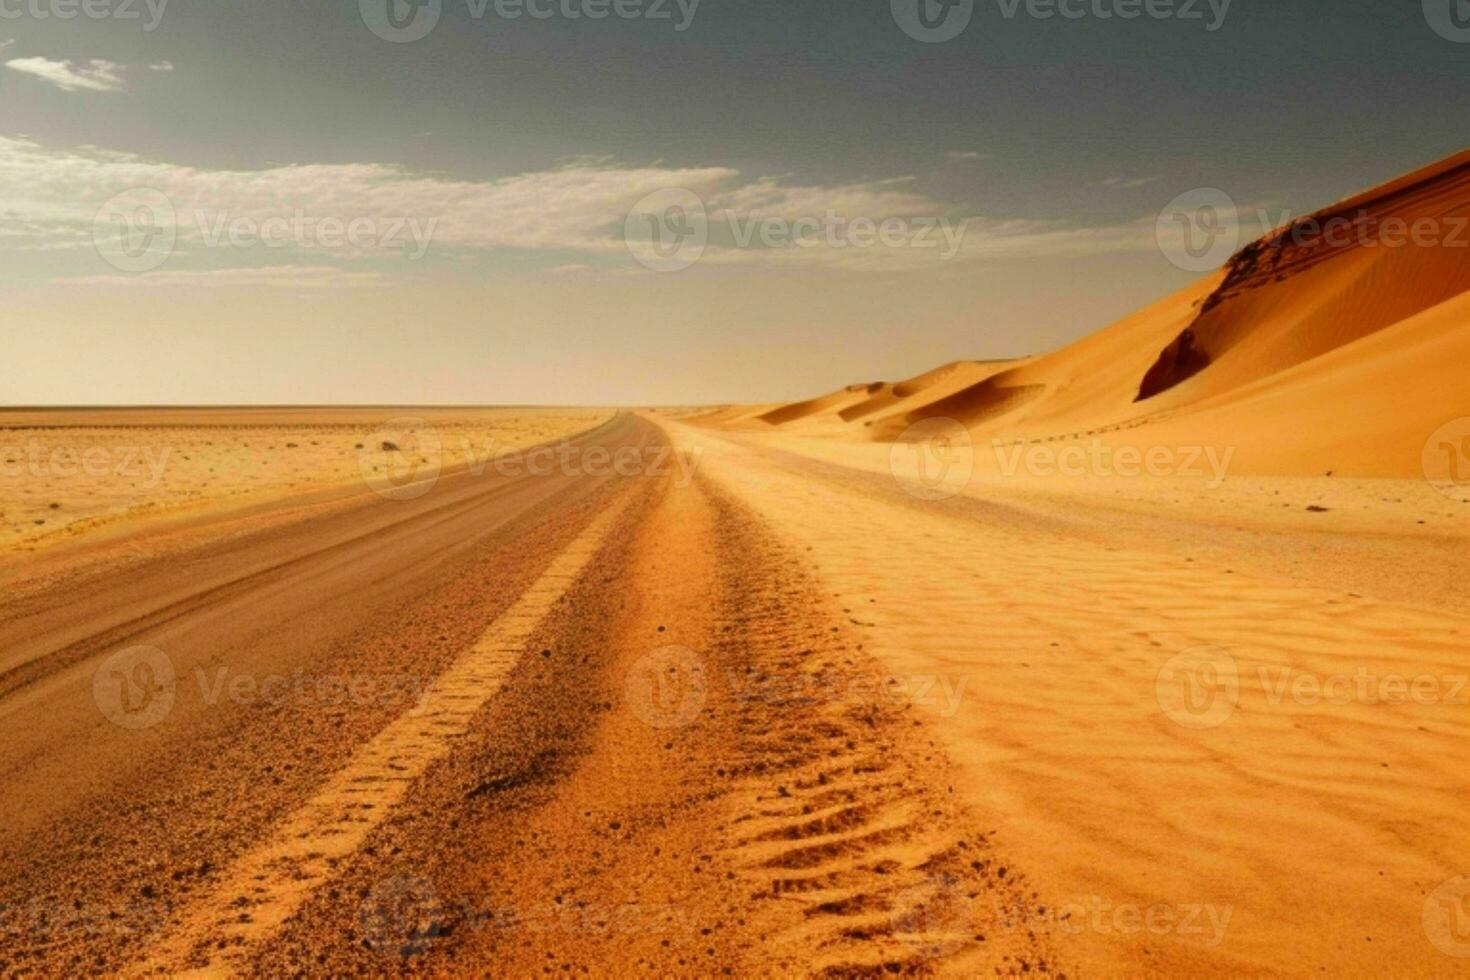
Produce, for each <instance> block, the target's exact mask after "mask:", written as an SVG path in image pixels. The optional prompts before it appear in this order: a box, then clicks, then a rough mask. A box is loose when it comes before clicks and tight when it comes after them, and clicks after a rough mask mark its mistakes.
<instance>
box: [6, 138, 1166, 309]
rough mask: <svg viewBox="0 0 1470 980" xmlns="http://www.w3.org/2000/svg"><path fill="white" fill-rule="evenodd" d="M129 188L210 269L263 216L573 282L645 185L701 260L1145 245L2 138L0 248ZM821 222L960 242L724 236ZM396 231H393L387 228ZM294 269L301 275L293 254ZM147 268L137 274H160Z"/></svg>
mask: <svg viewBox="0 0 1470 980" xmlns="http://www.w3.org/2000/svg"><path fill="white" fill-rule="evenodd" d="M136 188H151V189H153V190H156V191H159V192H161V193H162V194H163V195H164V196H165V197H166V198H167V200H168V202H169V203H170V204H171V208H172V213H171V214H168V215H158V216H155V220H156V221H158V222H160V223H162V224H164V225H171V226H173V227H174V229H175V231H176V232H177V239H178V249H179V251H180V252H188V253H191V254H192V253H198V252H201V251H204V250H205V249H206V246H209V245H221V244H222V247H218V248H209V249H208V252H209V254H210V255H211V260H210V263H209V264H211V265H216V264H221V263H230V262H238V263H245V262H250V263H251V264H252V265H258V264H259V262H260V261H261V258H260V257H261V256H262V255H263V254H270V253H268V252H263V251H261V250H262V249H264V248H265V246H263V245H257V246H256V247H255V248H253V249H247V248H239V247H231V246H230V244H229V235H228V230H229V228H230V226H231V224H232V223H235V222H237V221H238V222H243V223H244V224H245V225H247V226H252V227H254V228H255V229H257V230H258V229H259V228H260V227H261V226H262V225H264V224H265V223H266V222H268V221H270V222H274V223H275V225H276V226H277V228H280V227H281V225H282V222H286V223H290V222H294V221H297V220H299V219H305V220H307V221H308V222H313V223H315V222H322V221H332V222H340V223H343V224H351V223H353V222H355V221H362V220H366V221H367V222H370V223H372V228H373V235H375V236H376V237H372V236H369V237H372V241H371V243H370V244H366V245H364V244H363V243H362V241H361V240H359V242H358V244H357V245H356V246H353V245H350V244H349V243H348V242H347V241H344V240H343V236H342V235H341V234H340V233H339V234H337V235H334V236H330V238H329V237H328V236H324V235H307V236H305V237H304V238H302V237H290V236H287V238H288V241H287V242H286V243H284V244H283V245H282V246H281V247H280V248H279V249H273V251H274V252H275V254H276V255H277V256H279V257H280V258H283V259H285V258H290V259H298V260H299V258H300V257H303V256H315V257H316V258H317V259H318V260H319V259H320V258H321V257H323V256H331V257H332V258H333V259H335V260H339V261H349V260H354V259H361V258H366V257H371V256H378V257H380V258H381V257H388V258H397V257H399V256H400V255H402V254H404V251H403V249H402V247H401V245H402V243H403V242H404V241H405V240H408V239H410V237H412V236H414V235H415V234H416V232H422V231H423V230H425V229H428V230H430V232H431V234H430V235H429V236H428V238H427V242H426V244H427V246H428V249H429V251H430V252H433V253H445V252H447V253H450V254H453V253H459V254H460V255H461V256H462V257H472V256H473V255H474V254H483V253H485V252H489V251H493V250H500V249H511V250H518V251H525V252H539V253H543V254H549V256H550V257H552V258H553V261H556V262H558V263H559V264H561V265H562V266H577V265H589V262H590V260H592V259H597V260H598V261H597V262H595V263H591V264H590V265H589V267H588V269H587V270H586V274H598V273H600V272H603V271H606V270H607V268H608V267H609V265H610V264H613V263H616V264H617V265H619V266H632V265H633V263H632V261H631V257H630V256H629V254H628V251H627V247H626V245H625V243H624V241H623V234H624V224H625V221H626V219H627V217H628V215H629V212H630V210H631V209H632V208H633V206H634V205H635V204H636V203H637V202H639V201H640V200H641V199H643V198H644V197H646V196H647V195H649V194H651V193H652V192H654V191H658V190H664V189H670V188H678V189H683V190H687V191H690V192H692V193H693V194H695V195H697V197H698V198H699V199H700V200H701V201H702V202H703V203H704V206H705V209H706V211H707V213H708V216H709V223H710V226H711V228H712V229H713V231H712V233H711V235H710V242H709V246H708V248H707V250H706V252H705V258H704V261H706V262H711V263H731V262H741V263H765V264H770V265H793V264H804V265H817V266H827V267H831V268H841V269H887V270H895V271H897V270H903V269H910V268H932V267H934V266H935V265H936V264H938V262H939V259H940V256H941V255H943V256H945V257H953V258H955V259H957V260H974V259H990V258H1011V257H1032V256H1041V255H1078V254H1096V253H1101V252H1118V251H1138V250H1142V249H1146V248H1153V247H1155V243H1154V238H1153V229H1154V217H1153V216H1151V215H1150V216H1148V217H1147V218H1146V219H1140V220H1138V221H1136V222H1128V223H1125V224H1122V225H1116V226H1110V227H1103V228H1078V227H1075V226H1069V225H1065V224H1062V223H1059V222H1046V221H1036V220H998V219H989V218H986V217H983V216H970V215H964V214H958V213H954V209H953V208H952V207H951V206H949V205H947V204H944V203H943V202H940V201H936V200H934V199H932V198H930V197H928V196H927V195H925V194H923V193H920V192H919V191H918V190H917V189H916V188H915V186H914V182H913V181H912V180H911V179H908V178H898V179H890V180H879V181H869V182H864V183H852V184H839V185H832V186H826V185H818V184H801V185H795V184H788V183H785V182H784V181H783V179H781V178H776V177H763V178H759V179H755V180H750V179H742V178H741V176H740V174H739V172H738V171H736V170H734V169H731V168H729V167H684V168H672V167H668V166H664V165H660V164H650V165H644V166H626V165H621V166H620V165H616V164H614V163H613V162H612V161H610V160H608V159H606V158H602V157H596V158H592V157H588V158H576V159H572V160H570V161H568V162H567V163H565V164H564V165H562V166H559V167H557V168H555V169H551V170H542V171H533V172H529V173H523V174H517V175H515V176H511V177H504V178H501V179H498V180H478V181H476V180H455V179H450V178H447V177H443V176H438V175H433V174H426V173H420V172H415V171H410V170H407V169H404V168H401V167H395V166H388V165H382V164H302V165H293V166H281V167H272V168H268V169H262V170H201V169H198V168H194V167H189V166H183V165H179V164H172V163H164V162H159V161H154V160H148V159H146V158H143V157H139V156H136V155H132V154H127V153H119V152H116V151H111V150H105V149H101V148H95V147H89V148H75V149H56V148H51V147H47V146H44V145H42V144H39V143H37V142H35V141H33V140H29V139H15V138H6V137H0V202H4V203H3V204H0V224H3V225H4V226H5V227H6V228H8V229H11V235H10V237H6V238H3V239H0V246H3V247H6V248H11V249H29V250H40V249H48V250H49V249H57V248H74V247H75V246H76V245H77V244H78V243H85V244H90V243H91V239H92V234H93V227H94V221H95V219H96V216H97V214H98V210H99V208H101V207H102V206H103V205H104V204H105V203H106V202H108V201H109V200H110V199H112V198H114V197H115V196H117V195H119V194H121V193H123V192H125V191H129V190H133V189H136ZM831 215H836V216H837V220H836V222H835V224H837V225H842V226H847V225H848V224H849V223H850V222H854V221H855V220H856V219H865V220H866V221H868V222H883V221H884V220H885V219H890V220H892V219H898V220H901V221H905V222H909V225H910V227H912V228H918V227H920V226H922V225H924V224H926V223H927V224H931V225H933V224H936V223H938V222H944V223H945V224H946V225H947V226H948V228H949V229H950V230H951V232H953V231H954V230H955V229H957V228H959V227H961V226H963V227H964V234H963V236H962V237H961V238H959V239H958V240H954V239H946V238H945V237H944V235H943V233H942V228H935V229H933V230H931V232H930V233H929V235H928V238H927V240H926V241H925V242H924V243H923V244H918V243H917V241H914V242H907V243H905V244H901V245H897V246H887V245H885V246H881V247H846V246H845V245H842V244H839V245H836V246H833V245H832V244H831V243H830V241H829V240H827V239H825V238H823V240H822V241H820V242H819V243H818V244H817V245H816V246H814V247H774V248H773V247H763V239H760V238H755V239H752V238H751V237H750V236H749V235H747V236H746V237H745V238H744V244H742V242H741V241H740V240H738V238H737V237H735V236H732V234H731V231H732V230H734V229H735V228H736V227H737V225H738V226H739V227H740V228H741V229H749V228H750V227H751V225H750V223H751V222H753V221H793V220H795V219H799V218H806V219H816V220H817V221H818V222H819V223H823V222H826V221H827V218H828V217H829V216H831ZM395 227H396V228H399V234H398V235H397V236H396V238H395V237H394V236H393V235H391V234H390V232H391V231H392V230H393V229H394V228H395ZM823 227H825V224H824V225H823ZM819 237H820V236H819ZM256 240H257V241H258V240H259V239H258V237H257V239H256ZM385 242H386V243H388V245H387V247H384V244H383V243H385ZM395 242H396V243H397V245H394V243H395ZM752 242H753V243H754V244H751V243H752ZM252 255H253V256H254V258H253V259H252V258H251V256H252ZM301 267H303V268H306V267H314V266H312V263H310V262H309V261H305V262H301ZM165 271H166V270H165ZM560 271H561V272H562V274H576V272H577V270H574V269H572V268H562V269H561V270H560ZM245 274H248V275H260V274H262V273H260V272H258V271H252V272H250V273H245ZM159 275H160V274H159V273H155V274H154V275H152V276H148V277H139V278H148V279H150V280H151V281H152V282H154V283H160V282H162V283H167V282H169V281H170V280H168V279H160V278H159ZM129 278H130V279H131V278H133V277H129ZM99 281H100V280H99Z"/></svg>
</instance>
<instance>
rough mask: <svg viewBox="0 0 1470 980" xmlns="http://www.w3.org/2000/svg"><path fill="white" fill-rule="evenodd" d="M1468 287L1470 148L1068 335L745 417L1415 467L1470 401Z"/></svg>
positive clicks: (1273, 465)
mask: <svg viewBox="0 0 1470 980" xmlns="http://www.w3.org/2000/svg"><path fill="white" fill-rule="evenodd" d="M1467 290H1470V151H1466V152H1463V153H1460V154H1457V155H1455V156H1453V157H1451V158H1449V159H1447V160H1444V161H1441V162H1440V163H1437V164H1434V165H1433V166H1429V167H1426V168H1424V169H1422V170H1419V171H1416V172H1414V173H1412V174H1409V175H1406V176H1404V177H1402V178H1399V179H1397V180H1394V181H1392V182H1390V183H1388V184H1385V185H1383V186H1381V187H1378V188H1375V189H1373V190H1369V191H1366V192H1364V193H1362V194H1359V195H1356V196H1354V197H1352V198H1350V199H1348V200H1346V201H1343V202H1341V203H1339V204H1336V205H1333V206H1332V207H1329V208H1326V209H1324V210H1322V211H1320V212H1318V213H1316V214H1314V215H1310V216H1307V217H1305V218H1301V219H1298V220H1295V221H1293V222H1292V223H1291V224H1289V225H1288V226H1286V227H1284V228H1281V229H1277V230H1275V231H1273V232H1271V233H1270V234H1268V235H1266V236H1264V237H1263V238H1261V239H1260V240H1259V241H1256V242H1254V243H1252V244H1251V245H1249V246H1247V247H1246V248H1244V249H1242V250H1241V251H1240V252H1239V253H1238V254H1237V255H1236V256H1235V257H1234V258H1233V259H1232V260H1231V261H1230V262H1229V263H1228V264H1227V266H1226V267H1225V268H1224V269H1222V270H1221V271H1220V272H1218V273H1216V274H1214V275H1212V276H1209V277H1207V278H1205V279H1203V280H1201V281H1200V282H1198V283H1195V284H1193V285H1191V286H1190V287H1188V288H1186V289H1183V290H1181V291H1179V292H1178V293H1176V294H1175V295H1173V296H1170V297H1168V298H1166V299H1164V300H1162V301H1160V302H1159V303H1156V304H1154V305H1153V306H1150V307H1148V308H1146V309H1144V310H1142V311H1140V312H1138V313H1137V314H1134V315H1132V316H1130V317H1127V318H1125V319H1123V320H1121V321H1119V322H1118V323H1116V324H1113V325H1112V326H1110V327H1108V328H1106V329H1104V330H1100V331H1098V332H1097V333H1095V334H1092V335H1090V336H1088V337H1084V338H1083V339H1081V340H1079V341H1077V342H1075V343H1073V344H1070V345H1068V346H1067V347H1064V348H1062V349H1060V350H1057V351H1053V352H1051V353H1048V354H1044V355H1041V356H1038V357H1034V358H1029V359H1026V360H1023V361H1019V362H1011V363H1006V362H956V363H954V364H949V365H945V366H943V367H941V368H937V369H935V370H934V371H931V372H927V373H926V374H923V375H919V376H918V377H916V378H913V379H911V380H910V381H907V382H901V383H899V384H895V385H885V386H879V387H875V388H872V389H871V390H869V389H868V387H867V386H854V387H852V388H847V389H843V390H842V391H838V392H833V393H831V394H828V395H825V396H822V397H820V398H815V399H811V400H809V401H802V402H796V403H792V404H789V405H783V406H779V407H777V408H775V409H768V410H766V411H764V412H761V413H758V414H754V415H749V416H746V418H745V421H746V423H747V424H746V425H745V426H744V427H746V428H752V427H756V426H753V425H752V424H751V420H759V421H761V422H764V423H768V424H769V425H773V426H776V427H779V428H780V429H782V431H784V432H789V433H791V434H802V435H812V436H822V437H834V438H840V439H847V440H855V441H879V442H885V441H894V440H898V439H900V438H902V437H903V435H904V432H905V431H906V430H907V429H908V428H909V426H912V425H914V424H915V423H918V422H922V421H924V420H925V419H934V418H940V419H947V420H952V421H953V422H955V423H956V424H958V425H960V426H963V427H964V428H965V429H967V430H969V431H970V432H971V433H972V434H973V435H974V437H975V438H976V441H977V442H988V441H991V440H1001V441H1004V442H1015V443H1037V442H1046V443H1067V442H1080V441H1092V440H1100V441H1101V442H1103V443H1104V444H1106V445H1108V446H1112V447H1121V446H1129V447H1134V448H1141V449H1147V448H1148V447H1150V446H1156V445H1164V446H1182V445H1198V444H1207V445H1211V446H1216V447H1220V448H1221V449H1222V451H1223V450H1224V449H1226V448H1228V449H1229V450H1230V451H1231V452H1232V453H1233V454H1234V460H1235V467H1236V470H1235V471H1236V472H1241V473H1250V472H1259V473H1278V474H1293V473H1294V474H1301V475H1320V474H1322V473H1325V472H1327V471H1328V470H1332V471H1334V472H1335V473H1337V474H1340V475H1343V474H1351V475H1355V476H1363V477H1372V476H1385V477H1412V476H1417V475H1419V473H1420V471H1421V454H1422V452H1423V449H1424V445H1425V441H1426V440H1427V439H1428V438H1429V436H1430V435H1431V433H1433V432H1434V431H1435V430H1436V429H1438V428H1439V427H1440V426H1441V425H1443V424H1444V423H1446V422H1448V421H1450V420H1452V419H1455V418H1457V417H1460V416H1466V415H1470V393H1467V392H1466V390H1465V387H1464V385H1463V384H1462V383H1461V375H1462V365H1463V364H1464V363H1465V343H1466V341H1465V339H1464V338H1465V336H1466V329H1465V326H1466V318H1467V317H1466V306H1465V303H1464V295H1465V293H1466V291H1467ZM864 392H866V394H864ZM1234 403H1238V405H1236V407H1231V405H1232V404H1234ZM702 421H703V423H704V424H709V425H714V426H721V425H723V424H726V420H725V419H722V418H719V417H712V418H709V419H705V420H702ZM757 428H758V427H757Z"/></svg>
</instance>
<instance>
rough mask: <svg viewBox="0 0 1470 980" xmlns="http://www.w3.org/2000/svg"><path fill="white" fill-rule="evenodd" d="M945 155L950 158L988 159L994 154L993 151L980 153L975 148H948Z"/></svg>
mask: <svg viewBox="0 0 1470 980" xmlns="http://www.w3.org/2000/svg"><path fill="white" fill-rule="evenodd" d="M945 156H947V157H949V158H950V159H951V160H989V159H991V158H992V157H994V156H995V154H993V153H980V152H978V151H976V150H950V151H949V152H948V153H946V154H945Z"/></svg>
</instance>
